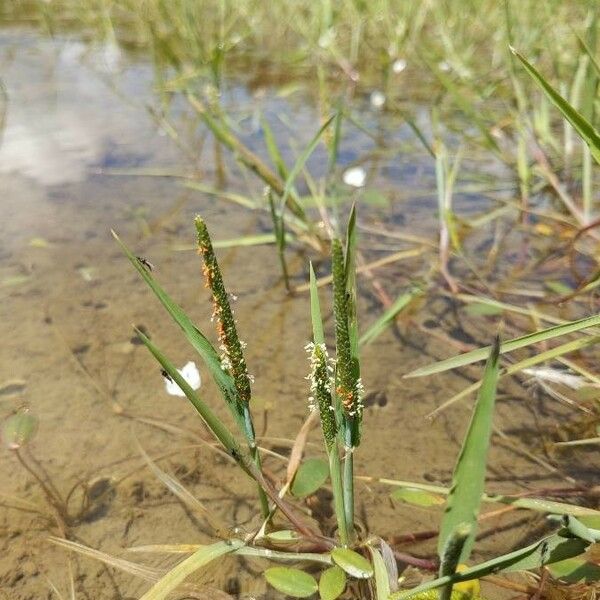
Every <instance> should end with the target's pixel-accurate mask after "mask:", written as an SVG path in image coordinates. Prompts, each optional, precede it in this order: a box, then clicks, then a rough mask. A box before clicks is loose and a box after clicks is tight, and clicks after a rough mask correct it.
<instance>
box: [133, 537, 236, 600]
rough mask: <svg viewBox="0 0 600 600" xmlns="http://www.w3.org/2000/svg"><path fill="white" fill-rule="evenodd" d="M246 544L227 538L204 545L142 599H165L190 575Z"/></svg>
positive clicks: (172, 570)
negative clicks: (223, 540)
mask: <svg viewBox="0 0 600 600" xmlns="http://www.w3.org/2000/svg"><path fill="white" fill-rule="evenodd" d="M243 545H244V542H242V541H241V540H227V541H225V542H217V543H216V544H211V545H210V546H203V547H202V548H200V550H197V551H196V552H194V554H192V555H191V556H190V557H188V558H186V559H185V560H184V561H183V562H181V563H179V564H178V565H177V566H176V567H174V568H173V569H171V570H170V571H169V572H168V573H167V574H166V575H165V576H164V577H162V578H161V579H160V581H158V582H157V583H155V584H154V585H153V586H152V587H151V588H150V589H149V590H148V591H147V592H146V593H145V594H144V595H143V596H142V598H141V600H163V599H164V598H167V596H168V595H169V594H170V593H171V592H172V591H173V590H175V589H176V588H177V587H178V586H179V585H180V584H181V583H182V582H183V581H184V580H185V579H186V577H188V576H189V575H191V574H192V573H194V572H196V571H197V570H198V569H201V568H202V567H204V566H205V565H207V564H209V563H210V562H212V561H213V560H216V559H217V558H220V557H221V556H224V555H225V554H230V553H232V552H235V551H236V550H238V549H239V548H241V547H242V546H243Z"/></svg>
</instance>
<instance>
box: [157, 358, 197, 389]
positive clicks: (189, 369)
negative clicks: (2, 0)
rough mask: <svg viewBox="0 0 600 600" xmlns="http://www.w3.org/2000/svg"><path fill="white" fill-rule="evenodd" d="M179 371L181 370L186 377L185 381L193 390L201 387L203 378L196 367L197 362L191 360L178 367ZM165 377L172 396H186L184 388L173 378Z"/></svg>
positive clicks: (166, 385)
mask: <svg viewBox="0 0 600 600" xmlns="http://www.w3.org/2000/svg"><path fill="white" fill-rule="evenodd" d="M177 371H179V373H180V374H181V376H182V377H183V378H184V379H185V381H186V382H187V383H188V384H189V386H190V387H191V388H192V389H193V390H197V389H198V388H199V387H200V384H201V383H202V379H201V377H200V372H199V371H198V367H196V363H194V362H193V361H191V360H190V361H189V362H188V363H186V364H185V365H184V366H183V367H182V368H181V369H177ZM164 379H165V389H166V390H167V394H170V395H171V396H180V397H182V398H185V394H184V393H183V390H182V389H181V388H180V387H179V386H178V385H177V384H176V383H175V382H174V381H173V380H171V379H167V378H166V377H165V378H164Z"/></svg>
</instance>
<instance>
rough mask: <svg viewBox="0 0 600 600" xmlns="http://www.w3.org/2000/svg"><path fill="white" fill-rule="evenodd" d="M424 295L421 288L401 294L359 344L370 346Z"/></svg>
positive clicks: (366, 332)
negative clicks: (415, 300)
mask: <svg viewBox="0 0 600 600" xmlns="http://www.w3.org/2000/svg"><path fill="white" fill-rule="evenodd" d="M422 295H423V290H422V289H421V288H419V287H413V288H411V289H410V290H408V291H407V292H404V293H403V294H400V296H398V298H397V299H396V301H395V302H394V303H393V304H392V306H390V307H389V308H388V309H387V310H386V311H385V312H384V313H383V314H382V315H381V316H379V317H378V318H377V320H376V321H375V322H374V323H373V324H372V325H371V326H370V327H369V329H367V331H365V332H364V333H363V334H362V336H361V338H360V340H359V344H360V345H361V346H362V345H364V344H370V343H371V342H373V341H374V340H375V339H376V338H377V337H378V336H379V335H381V334H382V333H383V332H384V331H385V330H386V329H387V327H388V326H389V325H390V323H391V322H392V321H393V320H394V319H395V318H396V317H397V316H398V314H400V313H401V312H402V311H403V310H404V309H405V308H406V307H407V306H408V305H409V304H410V303H411V302H412V301H413V300H414V299H415V298H417V297H418V296H422Z"/></svg>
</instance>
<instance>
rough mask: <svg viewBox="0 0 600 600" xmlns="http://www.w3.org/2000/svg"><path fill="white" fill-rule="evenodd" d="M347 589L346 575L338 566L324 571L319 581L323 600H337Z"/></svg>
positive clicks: (320, 594)
mask: <svg viewBox="0 0 600 600" xmlns="http://www.w3.org/2000/svg"><path fill="white" fill-rule="evenodd" d="M345 589H346V573H344V571H343V569H340V567H338V566H337V565H334V566H333V567H331V568H330V569H327V570H326V571H323V573H322V575H321V579H319V596H320V597H321V600H335V599H336V598H338V597H339V596H341V595H342V594H343V593H344V590H345Z"/></svg>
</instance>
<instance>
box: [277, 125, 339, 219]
mask: <svg viewBox="0 0 600 600" xmlns="http://www.w3.org/2000/svg"><path fill="white" fill-rule="evenodd" d="M334 118H335V114H334V115H332V116H331V117H329V119H327V121H325V123H323V125H321V128H320V129H319V131H317V133H316V134H315V135H314V137H313V139H312V140H311V141H310V142H309V144H308V146H306V148H305V149H304V150H303V152H302V154H301V155H300V156H299V157H298V160H296V162H295V163H294V166H293V167H292V168H291V170H290V172H289V175H288V176H287V179H286V180H285V185H284V187H283V194H282V195H281V201H280V204H279V212H280V213H282V212H283V209H284V208H285V205H286V202H287V199H288V197H289V196H290V194H291V193H292V191H293V187H294V181H295V180H296V177H298V175H299V174H300V171H302V169H303V168H304V165H305V163H306V161H307V160H308V158H309V157H310V155H311V154H312V153H313V152H314V150H315V148H316V147H317V145H318V143H319V140H320V139H321V136H322V135H323V133H324V132H325V130H326V129H327V128H328V127H329V125H331V123H332V122H333V120H334Z"/></svg>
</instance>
